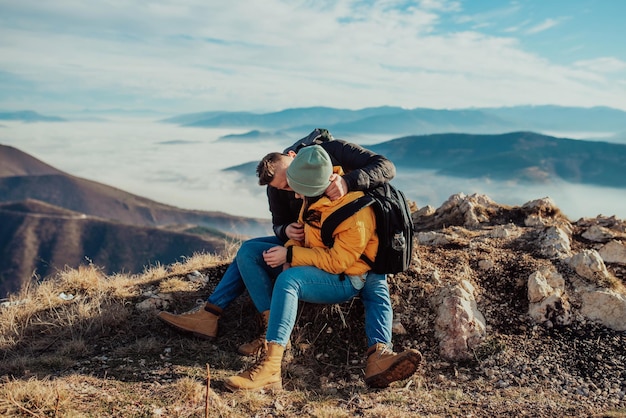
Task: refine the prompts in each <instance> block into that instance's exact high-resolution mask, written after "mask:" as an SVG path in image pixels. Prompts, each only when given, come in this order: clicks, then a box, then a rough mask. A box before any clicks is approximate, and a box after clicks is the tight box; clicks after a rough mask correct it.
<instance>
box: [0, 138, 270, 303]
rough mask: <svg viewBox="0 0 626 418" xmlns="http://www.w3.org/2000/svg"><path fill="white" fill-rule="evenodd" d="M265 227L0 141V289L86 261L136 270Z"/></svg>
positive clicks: (109, 269)
mask: <svg viewBox="0 0 626 418" xmlns="http://www.w3.org/2000/svg"><path fill="white" fill-rule="evenodd" d="M270 231H271V227H270V223H269V221H268V220H265V219H254V218H244V217H237V216H232V215H228V214H225V213H221V212H204V211H197V210H186V209H179V208H176V207H173V206H168V205H164V204H162V203H158V202H155V201H152V200H149V199H146V198H143V197H140V196H136V195H133V194H130V193H127V192H124V191H122V190H119V189H116V188H114V187H110V186H107V185H104V184H101V183H97V182H93V181H89V180H85V179H82V178H79V177H75V176H72V175H70V174H67V173H64V172H62V171H60V170H58V169H56V168H54V167H52V166H50V165H48V164H46V163H44V162H42V161H40V160H38V159H36V158H34V157H32V156H30V155H28V154H26V153H24V152H22V151H20V150H18V149H16V148H13V147H9V146H3V145H0V295H3V294H5V293H6V292H9V291H16V290H18V289H19V288H20V286H21V285H22V284H23V283H26V282H27V281H28V280H30V278H31V277H32V276H33V274H36V275H37V276H39V277H45V276H47V275H49V274H50V273H53V272H54V271H56V270H58V269H62V268H63V267H64V266H70V267H76V266H78V265H80V264H83V263H85V262H86V261H87V260H88V261H90V262H93V263H95V264H96V265H97V266H102V267H103V269H104V271H105V272H106V273H107V274H111V273H114V272H118V271H125V272H130V273H135V272H141V271H142V270H143V269H144V267H145V266H147V265H151V264H156V263H161V264H170V263H173V262H175V261H177V260H178V259H180V257H184V256H189V255H191V254H193V253H194V252H200V251H205V252H220V251H222V250H224V248H225V246H226V245H227V244H228V242H229V241H234V240H238V239H241V238H243V237H249V236H259V235H267V234H268V233H270Z"/></svg>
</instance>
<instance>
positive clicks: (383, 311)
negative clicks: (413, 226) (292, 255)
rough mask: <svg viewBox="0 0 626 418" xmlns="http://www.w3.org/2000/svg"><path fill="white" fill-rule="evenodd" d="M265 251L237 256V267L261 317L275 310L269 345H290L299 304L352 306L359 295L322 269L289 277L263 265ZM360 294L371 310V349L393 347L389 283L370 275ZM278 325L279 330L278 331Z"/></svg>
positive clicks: (252, 248) (253, 247) (257, 248)
mask: <svg viewBox="0 0 626 418" xmlns="http://www.w3.org/2000/svg"><path fill="white" fill-rule="evenodd" d="M264 249H266V247H264V246H263V243H251V244H250V245H249V246H248V248H247V251H245V252H243V253H242V252H240V253H238V254H237V265H238V267H239V271H240V273H241V276H242V278H243V281H244V283H245V285H246V287H247V288H248V293H249V294H250V297H251V299H252V301H253V302H254V305H255V306H256V308H257V309H258V311H259V312H264V311H266V310H268V309H269V310H270V326H268V333H267V337H266V338H267V340H268V341H274V342H278V343H279V344H283V345H285V344H286V343H287V340H288V339H289V336H290V334H291V330H292V329H293V325H294V321H295V318H296V313H297V310H298V301H299V300H302V301H305V302H311V303H324V304H333V303H341V302H346V301H348V300H350V299H352V298H353V297H354V296H356V295H357V294H358V293H359V291H358V290H356V289H355V288H354V287H353V286H352V284H351V283H350V280H348V279H345V280H340V279H339V275H337V274H331V273H327V272H325V271H323V270H320V269H318V268H316V267H312V266H303V267H292V268H290V269H288V270H285V271H282V267H277V268H271V267H269V266H268V265H267V264H266V263H265V261H264V260H263V250H264ZM274 280H276V284H274ZM360 293H361V299H362V301H363V305H364V307H365V334H366V336H367V344H368V347H370V346H372V345H374V344H376V343H384V344H387V345H389V346H391V326H392V320H393V310H392V307H391V300H390V298H389V288H388V287H387V277H386V276H385V275H384V274H375V273H372V272H370V273H368V275H367V279H366V281H365V286H364V287H363V289H361V291H360ZM275 310H276V311H275ZM274 312H276V313H274ZM272 324H273V326H274V327H275V328H272ZM270 329H272V332H273V334H271V333H270ZM270 338H273V339H270Z"/></svg>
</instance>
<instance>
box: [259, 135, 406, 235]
mask: <svg viewBox="0 0 626 418" xmlns="http://www.w3.org/2000/svg"><path fill="white" fill-rule="evenodd" d="M318 145H320V146H321V147H322V148H324V149H325V150H326V152H327V153H328V155H329V156H330V158H331V160H332V162H333V165H335V166H337V165H339V166H341V168H343V171H344V172H345V173H346V174H345V175H344V176H343V178H344V180H345V181H346V183H347V184H348V191H354V190H367V189H370V188H372V187H376V186H379V185H380V184H383V183H387V182H389V181H390V180H391V179H392V178H393V177H394V176H395V175H396V167H395V165H394V164H393V163H392V162H391V161H389V160H388V159H387V158H385V157H383V156H382V155H378V154H375V153H373V152H372V151H370V150H367V149H365V148H363V147H361V146H360V145H357V144H352V143H349V142H346V141H342V140H340V139H333V140H331V141H328V142H323V143H320V144H318ZM267 199H268V201H269V205H270V212H271V213H272V224H273V228H274V233H275V234H276V236H277V237H278V238H279V239H281V240H282V241H287V235H286V234H285V229H286V228H287V225H289V224H290V223H292V222H295V221H297V220H298V215H299V213H300V207H301V206H302V200H301V199H296V197H295V194H294V192H289V191H285V190H280V189H277V188H275V187H272V186H267Z"/></svg>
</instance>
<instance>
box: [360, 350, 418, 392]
mask: <svg viewBox="0 0 626 418" xmlns="http://www.w3.org/2000/svg"><path fill="white" fill-rule="evenodd" d="M421 361H422V354H421V353H420V352H419V351H417V350H412V349H411V350H405V351H403V352H402V353H394V352H393V351H392V350H391V349H390V348H389V347H388V346H387V345H386V344H383V343H378V344H375V345H373V346H371V347H370V348H369V349H368V350H367V365H366V366H365V383H366V384H367V385H368V386H369V387H371V388H386V387H387V386H389V384H390V383H391V382H396V381H398V380H404V379H407V378H409V377H411V375H413V373H415V371H416V370H417V368H418V367H419V365H420V363H421Z"/></svg>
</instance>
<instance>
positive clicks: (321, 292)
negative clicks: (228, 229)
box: [224, 145, 421, 390]
mask: <svg viewBox="0 0 626 418" xmlns="http://www.w3.org/2000/svg"><path fill="white" fill-rule="evenodd" d="M339 170H341V169H340V168H339V167H337V168H333V166H332V163H331V160H330V157H329V156H328V154H327V153H326V151H324V149H323V148H322V147H320V146H317V145H315V146H310V147H306V148H304V149H302V150H301V151H300V152H299V153H298V155H297V156H296V157H295V158H294V160H293V162H292V163H291V164H290V165H289V168H288V169H287V182H288V184H289V187H290V188H291V189H293V191H294V192H295V193H296V194H297V195H300V197H301V198H303V199H304V204H303V205H302V210H301V212H300V218H299V221H300V222H301V223H302V224H303V225H304V237H305V238H304V241H301V242H300V241H293V240H290V241H288V242H287V243H286V244H285V245H284V246H276V247H273V248H271V249H269V250H267V251H266V252H265V253H263V255H262V258H261V257H260V256H259V257H258V258H257V259H241V260H240V259H238V264H237V265H238V267H239V271H240V272H241V275H242V278H243V281H244V282H245V284H246V287H247V288H248V292H249V294H250V297H251V298H252V300H253V302H254V304H255V305H256V306H257V308H259V307H263V306H269V307H270V308H269V321H268V327H267V332H266V341H267V347H266V353H265V356H264V357H263V358H262V359H261V360H260V361H259V362H258V363H257V364H256V365H254V366H253V367H252V368H250V369H248V370H246V371H244V372H242V373H240V374H238V375H237V376H232V377H229V378H228V379H226V381H225V382H224V383H225V386H226V387H227V388H228V389H230V390H256V389H262V388H272V389H280V388H282V379H281V367H280V366H281V360H282V356H283V352H284V349H285V346H286V345H287V343H288V341H289V337H290V335H291V331H292V330H293V326H294V324H295V321H296V316H297V311H298V302H299V301H301V300H302V301H305V302H310V303H320V304H334V303H342V302H346V301H349V300H350V299H352V298H353V297H355V296H356V295H357V294H358V293H359V290H360V289H361V288H363V286H364V283H365V280H366V279H367V274H368V272H369V270H370V267H369V266H368V265H367V263H365V262H364V261H363V260H361V258H360V257H361V254H365V255H366V256H367V257H368V258H369V259H370V260H373V259H374V258H375V256H376V250H377V249H378V237H377V236H376V233H375V229H376V219H375V215H374V211H373V209H372V208H371V207H366V208H364V209H362V210H360V211H358V212H356V213H355V214H354V215H352V216H351V217H349V218H348V219H346V220H345V221H343V222H342V223H341V224H339V226H338V227H337V228H336V229H335V231H334V233H333V238H334V245H333V247H332V248H327V247H325V246H324V244H323V243H322V240H321V225H322V224H323V222H324V220H325V219H326V218H327V217H328V216H329V215H330V214H331V213H332V212H334V211H335V210H337V209H338V208H340V207H342V206H344V205H346V204H347V203H349V202H351V201H353V200H355V199H357V198H358V197H360V196H362V195H363V192H360V191H354V192H349V193H348V194H346V195H345V196H343V197H342V198H340V199H338V200H335V201H331V200H330V199H329V198H328V197H326V196H324V194H323V193H324V191H325V190H326V188H327V187H328V185H329V183H330V177H331V175H332V174H333V172H338V171H339ZM274 278H276V282H275V283H274V281H273V279H274ZM259 311H262V312H263V311H264V310H263V309H262V308H261V309H259ZM404 360H405V361H402V362H398V367H402V368H404V370H401V371H400V372H401V373H402V374H405V375H408V376H410V375H411V374H413V372H414V371H415V369H416V368H417V365H418V364H419V362H420V360H421V356H420V354H419V352H417V350H412V351H411V353H409V355H407V356H405V358H404ZM408 376H407V377H408Z"/></svg>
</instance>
